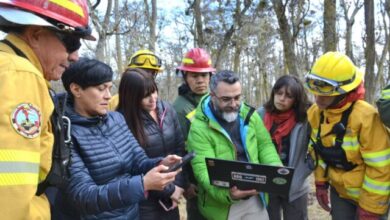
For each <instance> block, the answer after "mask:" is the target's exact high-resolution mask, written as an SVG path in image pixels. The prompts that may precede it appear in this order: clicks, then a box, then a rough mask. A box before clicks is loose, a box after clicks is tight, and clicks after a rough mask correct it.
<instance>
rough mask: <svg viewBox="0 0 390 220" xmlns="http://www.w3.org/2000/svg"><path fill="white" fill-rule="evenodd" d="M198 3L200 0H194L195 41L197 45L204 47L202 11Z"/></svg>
mask: <svg viewBox="0 0 390 220" xmlns="http://www.w3.org/2000/svg"><path fill="white" fill-rule="evenodd" d="M200 3H201V0H195V2H194V14H195V26H196V37H195V41H196V42H197V46H198V47H204V37H203V22H202V12H201V8H200Z"/></svg>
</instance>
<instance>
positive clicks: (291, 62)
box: [273, 0, 298, 76]
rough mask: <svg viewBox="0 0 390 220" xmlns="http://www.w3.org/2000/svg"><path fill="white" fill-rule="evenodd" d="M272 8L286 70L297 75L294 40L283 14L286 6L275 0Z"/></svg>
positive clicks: (279, 0) (280, 0)
mask: <svg viewBox="0 0 390 220" xmlns="http://www.w3.org/2000/svg"><path fill="white" fill-rule="evenodd" d="M273 9H274V11H275V13H276V16H277V18H278V23H279V34H280V38H281V39H282V41H283V55H284V59H285V63H286V66H287V69H288V72H289V73H290V74H292V75H295V76H298V69H297V61H296V57H295V47H294V42H293V41H292V35H291V31H290V25H289V24H288V21H287V17H286V14H285V11H286V6H285V5H283V3H282V0H275V1H274V2H273Z"/></svg>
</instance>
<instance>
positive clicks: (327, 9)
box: [324, 0, 337, 53]
mask: <svg viewBox="0 0 390 220" xmlns="http://www.w3.org/2000/svg"><path fill="white" fill-rule="evenodd" d="M336 48H337V35H336V0H324V53H325V52H328V51H336Z"/></svg>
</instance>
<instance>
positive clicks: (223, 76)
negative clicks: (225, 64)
mask: <svg viewBox="0 0 390 220" xmlns="http://www.w3.org/2000/svg"><path fill="white" fill-rule="evenodd" d="M238 81H240V79H239V78H238V76H237V74H236V73H235V72H233V71H230V70H221V71H219V72H218V73H216V74H215V75H213V76H212V77H211V79H210V91H212V92H215V89H216V88H217V86H218V83H220V82H225V83H228V84H230V85H231V84H234V83H236V82H238Z"/></svg>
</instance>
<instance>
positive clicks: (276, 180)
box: [272, 177, 287, 185]
mask: <svg viewBox="0 0 390 220" xmlns="http://www.w3.org/2000/svg"><path fill="white" fill-rule="evenodd" d="M272 182H274V183H275V184H278V185H284V184H286V183H287V180H286V179H285V178H282V177H275V178H273V179H272Z"/></svg>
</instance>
